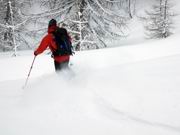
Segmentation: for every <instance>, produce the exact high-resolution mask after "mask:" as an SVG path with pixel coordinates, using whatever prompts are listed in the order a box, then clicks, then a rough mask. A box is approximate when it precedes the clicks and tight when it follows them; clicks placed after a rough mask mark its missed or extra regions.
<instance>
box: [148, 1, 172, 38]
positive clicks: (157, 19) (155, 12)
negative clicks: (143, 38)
mask: <svg viewBox="0 0 180 135" xmlns="http://www.w3.org/2000/svg"><path fill="white" fill-rule="evenodd" d="M169 1H170V0H157V1H156V4H155V5H153V8H152V11H147V12H146V13H147V16H148V17H147V18H146V21H147V24H146V25H145V29H146V34H147V36H148V37H149V38H166V37H168V36H169V35H171V34H172V32H171V29H172V16H173V14H172V13H171V11H170V8H171V4H170V3H169Z"/></svg>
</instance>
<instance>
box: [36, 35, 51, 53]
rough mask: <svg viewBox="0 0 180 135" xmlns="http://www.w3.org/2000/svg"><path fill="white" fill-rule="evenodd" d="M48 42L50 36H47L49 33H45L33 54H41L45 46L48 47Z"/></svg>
mask: <svg viewBox="0 0 180 135" xmlns="http://www.w3.org/2000/svg"><path fill="white" fill-rule="evenodd" d="M49 44H50V37H49V35H46V36H45V37H44V38H43V39H42V41H41V43H40V45H39V47H38V48H37V49H36V50H35V51H34V55H35V56H37V55H39V54H41V53H42V52H44V50H46V48H47V47H48V45H49Z"/></svg>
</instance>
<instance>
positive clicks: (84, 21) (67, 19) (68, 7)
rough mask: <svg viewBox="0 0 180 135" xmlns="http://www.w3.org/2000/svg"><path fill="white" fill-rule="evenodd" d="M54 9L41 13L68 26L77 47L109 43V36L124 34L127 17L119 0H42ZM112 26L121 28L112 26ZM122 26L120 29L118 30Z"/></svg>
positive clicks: (93, 47)
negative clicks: (120, 7) (120, 6)
mask: <svg viewBox="0 0 180 135" xmlns="http://www.w3.org/2000/svg"><path fill="white" fill-rule="evenodd" d="M41 2H42V5H46V6H47V7H49V8H50V9H51V10H48V11H47V12H45V13H43V14H41V15H40V14H39V15H38V16H39V17H40V16H41V17H42V16H43V15H45V16H46V17H49V18H52V17H54V18H55V19H57V20H58V22H59V23H60V24H61V25H63V26H65V27H66V28H68V31H69V32H70V33H71V36H72V37H73V39H74V41H75V42H74V43H75V44H74V46H75V49H76V50H86V49H98V48H103V47H106V46H107V45H106V43H105V42H104V41H105V39H107V38H108V39H112V38H115V37H122V36H124V33H123V28H124V26H125V25H126V17H124V15H123V16H122V15H120V12H118V11H120V10H119V8H118V4H119V3H121V1H117V0H62V1H57V0H51V1H47V0H41ZM112 26H113V27H115V28H117V29H116V31H114V30H112ZM118 29H119V32H117V31H118Z"/></svg>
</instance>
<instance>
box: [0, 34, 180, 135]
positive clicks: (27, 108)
mask: <svg viewBox="0 0 180 135" xmlns="http://www.w3.org/2000/svg"><path fill="white" fill-rule="evenodd" d="M179 42H180V40H179V35H176V36H172V37H169V38H168V39H165V40H159V41H149V42H147V43H142V44H138V45H133V46H123V47H118V48H108V49H102V50H93V51H83V52H77V53H76V55H75V56H73V57H72V59H71V66H70V70H68V71H63V72H61V73H60V74H59V75H57V74H55V73H54V67H53V62H52V59H51V58H50V56H49V55H46V53H45V54H44V55H40V56H38V57H37V58H36V60H35V64H34V67H33V70H32V73H31V76H30V79H29V82H28V85H27V87H26V89H22V86H23V84H24V83H25V79H26V77H27V73H28V71H29V68H30V65H31V62H32V60H33V56H32V52H22V54H20V56H19V57H16V58H10V57H8V56H4V55H5V54H1V59H0V65H1V70H0V75H1V77H0V134H1V135H32V134H33V135H40V134H43V135H50V134H52V135H59V134H63V135H72V134H75V135H84V134H86V135H92V134H93V135H96V134H97V135H119V134H123V135H179V134H180V116H179V114H180V91H179V89H180V70H179V69H180V46H179Z"/></svg>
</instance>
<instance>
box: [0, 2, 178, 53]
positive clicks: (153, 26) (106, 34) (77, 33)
mask: <svg viewBox="0 0 180 135" xmlns="http://www.w3.org/2000/svg"><path fill="white" fill-rule="evenodd" d="M144 3H146V1H143V0H1V1H0V5H1V6H0V33H1V34H0V51H3V52H6V51H13V52H14V55H17V51H18V50H28V49H31V50H32V49H34V48H36V47H37V46H38V45H39V42H40V40H41V38H42V36H43V35H44V34H45V33H46V31H47V24H48V21H49V20H50V19H52V18H55V19H56V20H57V21H58V25H59V26H63V27H65V28H67V29H68V32H69V33H70V35H71V37H72V39H73V47H74V49H75V50H76V51H80V50H89V49H99V48H105V47H109V42H111V41H112V40H117V41H118V42H121V39H127V40H128V37H129V35H131V27H132V26H134V24H132V23H131V22H133V19H135V18H136V19H138V21H140V23H141V24H142V25H143V27H144V31H143V32H142V33H143V37H144V38H145V39H156V38H166V37H168V36H170V35H171V34H173V28H174V27H173V18H175V17H176V16H175V14H176V13H175V12H173V5H174V4H173V1H172V0H153V1H150V3H152V4H151V5H150V6H144V7H143V6H140V5H143V4H144ZM139 11H141V13H142V12H143V14H139Z"/></svg>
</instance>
